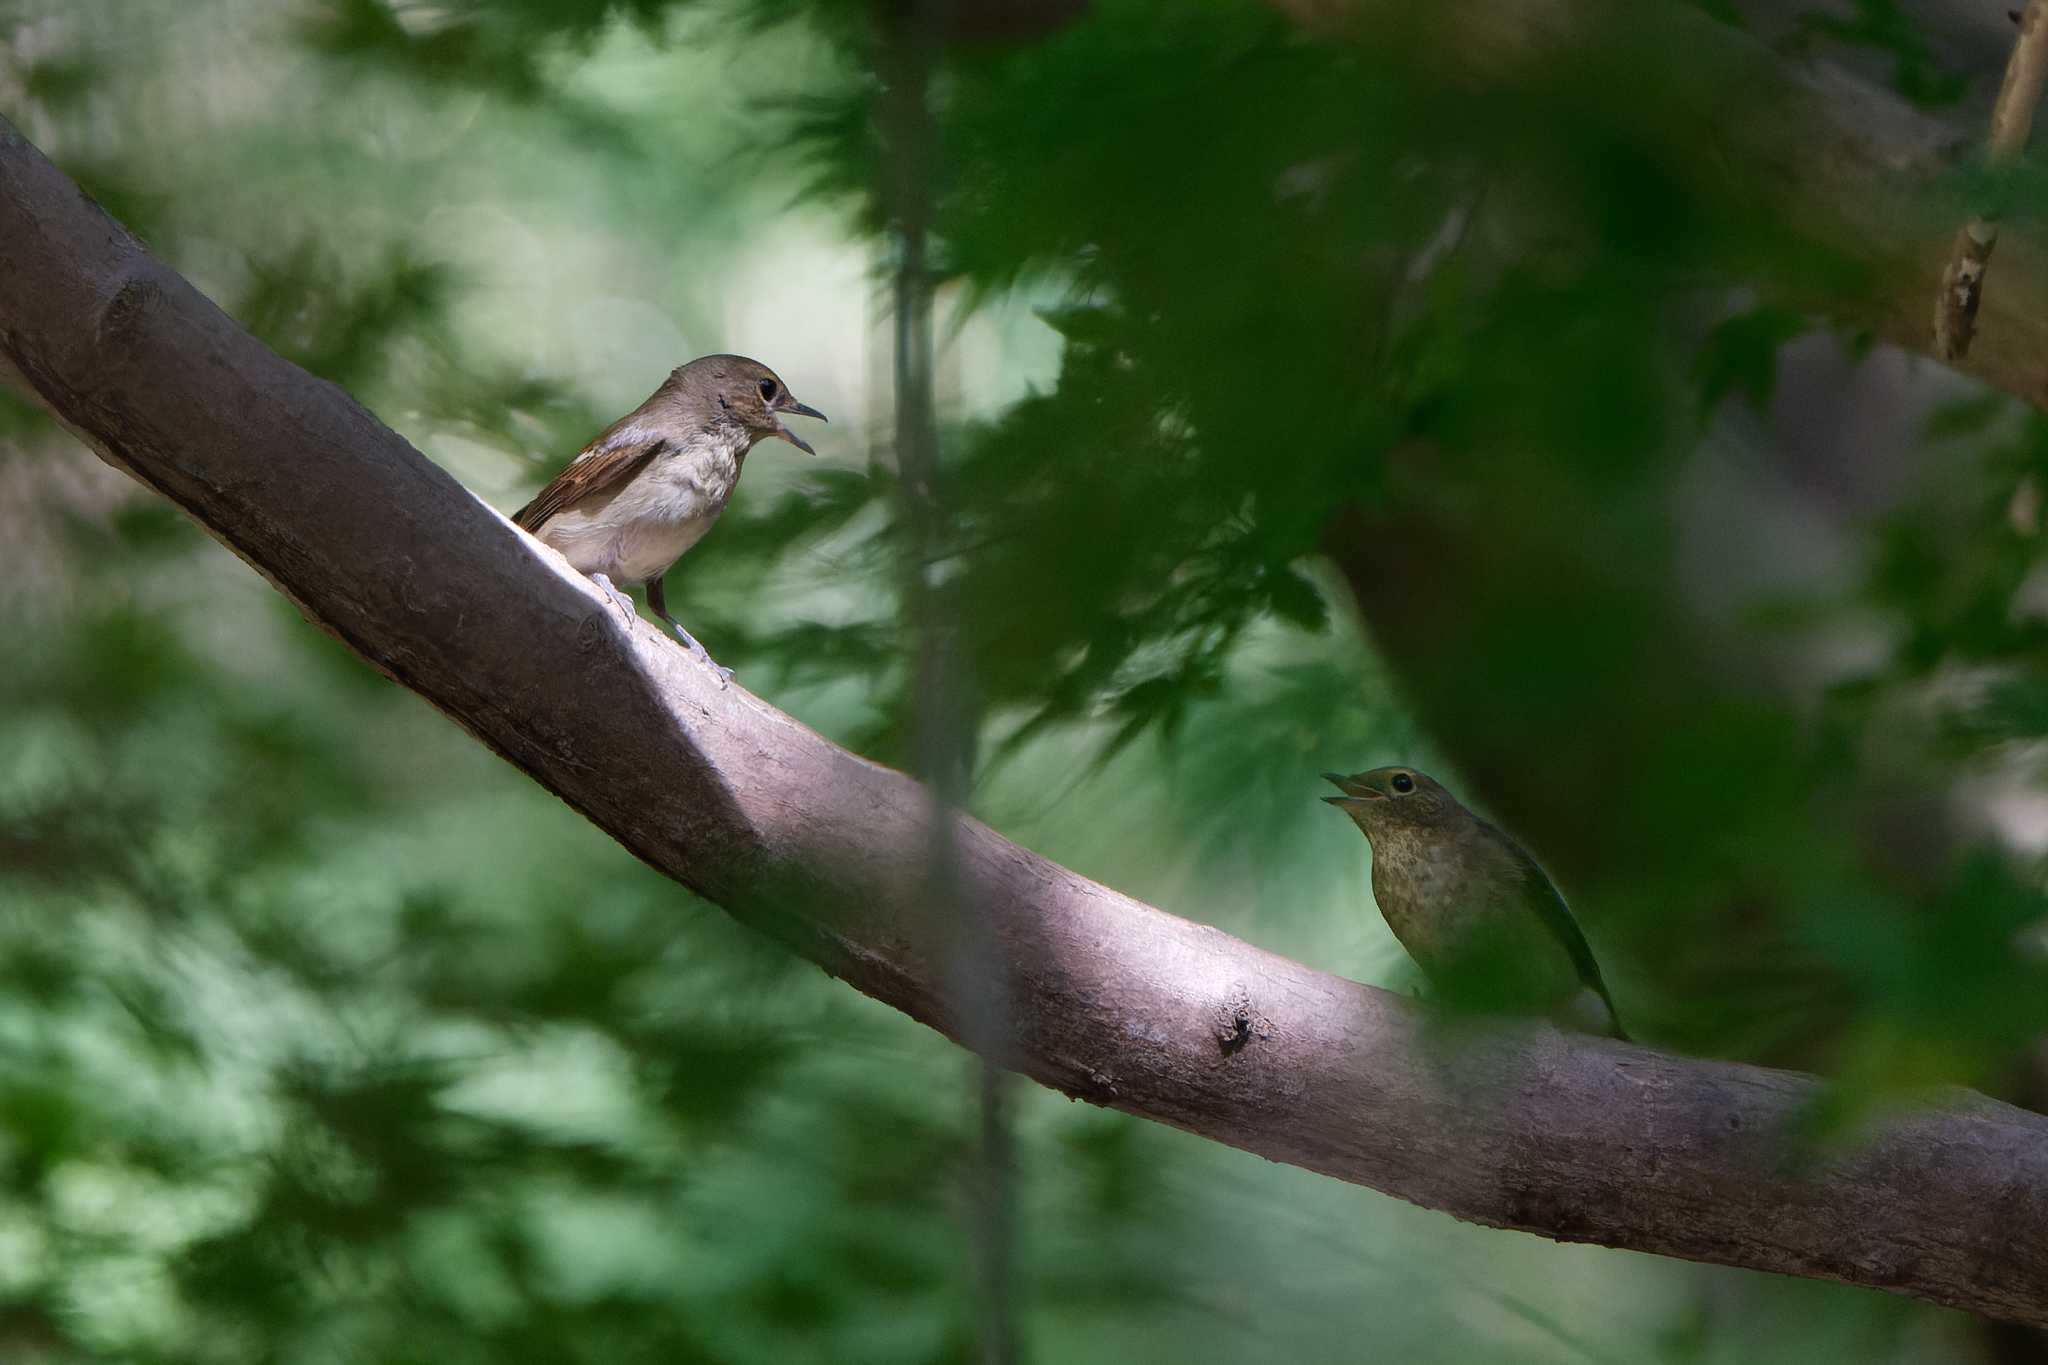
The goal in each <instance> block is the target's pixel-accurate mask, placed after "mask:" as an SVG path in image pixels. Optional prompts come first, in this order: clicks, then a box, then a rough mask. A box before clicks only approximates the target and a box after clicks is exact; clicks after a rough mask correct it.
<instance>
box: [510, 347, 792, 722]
mask: <svg viewBox="0 0 2048 1365" xmlns="http://www.w3.org/2000/svg"><path fill="white" fill-rule="evenodd" d="M785 415H788V416H794V417H815V418H817V419H818V420H819V421H821V422H822V421H824V420H825V414H824V413H822V412H819V411H818V410H817V409H816V408H813V407H810V406H808V405H806V404H803V403H799V402H797V400H796V395H795V394H793V393H791V392H790V391H789V386H788V385H787V384H784V383H783V382H782V380H781V379H780V378H779V377H777V375H776V373H775V371H773V370H771V369H769V368H768V367H767V366H766V365H763V364H762V363H761V362H760V361H758V360H749V359H747V358H746V357H745V356H738V355H707V356H700V357H699V358H697V359H696V360H693V361H691V362H690V363H689V364H687V365H683V366H681V367H679V368H677V369H676V370H674V371H673V372H671V373H670V375H669V377H668V378H667V379H666V380H664V381H663V382H662V385H661V387H660V388H658V389H656V390H655V391H654V396H653V397H651V398H649V399H648V400H647V401H646V402H644V403H642V404H641V405H640V406H639V407H637V408H635V409H633V410H632V411H631V412H629V413H627V414H626V415H625V416H624V417H621V418H620V419H619V420H618V421H616V422H614V423H612V424H611V425H610V426H608V427H606V428H605V429H604V431H603V433H602V434H600V435H599V436H598V438H597V439H596V440H594V441H592V442H591V443H590V444H589V445H588V446H585V447H584V449H583V453H582V454H580V455H578V456H577V457H576V458H575V459H574V460H571V461H570V462H569V466H568V467H567V468H566V469H564V470H563V471H562V472H561V473H559V474H557V475H556V476H555V477H554V479H553V481H551V482H550V483H549V484H548V486H547V487H545V488H543V489H541V490H540V492H539V493H538V494H536V495H535V496H534V499H533V501H532V502H529V503H528V504H526V506H524V507H522V508H520V509H519V511H518V512H517V513H515V514H514V515H513V518H512V520H513V521H515V522H516V523H518V525H519V526H520V527H521V528H523V529H524V530H527V531H530V532H532V533H533V534H534V535H535V536H537V537H539V538H540V540H541V541H542V542H543V543H544V544H547V545H550V546H553V547H554V548H555V549H557V550H559V551H561V553H562V556H563V557H564V558H565V559H567V560H568V561H569V563H570V564H571V565H572V566H574V567H575V569H576V570H577V572H579V573H583V574H588V575H589V576H590V578H591V579H592V581H594V582H595V583H596V584H597V586H598V587H600V588H602V589H604V591H605V593H606V594H607V595H608V596H610V597H611V599H612V600H613V601H614V602H616V603H617V604H619V606H620V608H621V609H622V610H624V611H625V612H626V613H627V614H628V615H629V616H630V615H632V614H633V601H632V599H631V598H629V597H627V596H626V595H625V594H624V593H623V592H622V591H620V589H622V588H627V587H632V586H634V585H636V584H640V583H645V584H646V585H647V605H648V607H649V608H651V609H652V610H653V612H654V614H655V615H656V616H658V617H660V618H661V619H662V620H663V621H664V622H666V623H667V624H668V625H669V626H671V627H672V628H673V629H674V630H675V633H676V635H677V636H678V637H680V638H681V640H682V642H683V644H684V645H685V646H687V647H688V648H689V649H690V650H691V652H693V653H694V654H696V655H697V657H698V658H700V659H702V660H703V661H704V662H705V664H707V665H708V666H709V667H711V668H713V669H716V670H717V672H718V674H719V681H720V684H721V685H723V683H724V681H725V680H726V679H728V678H730V677H732V670H731V669H729V668H720V667H719V665H718V664H716V663H714V662H713V661H712V658H711V655H710V652H709V651H707V650H706V649H705V648H704V646H703V645H702V644H700V643H698V641H697V638H696V637H695V636H693V635H691V634H690V632H689V631H687V630H685V629H683V626H682V623H681V622H679V621H677V620H676V619H675V618H674V617H673V616H670V615H669V614H668V604H667V602H665V601H664V600H663V596H662V578H663V576H664V575H666V574H667V573H668V571H669V569H670V568H671V567H672V566H673V565H674V564H675V562H676V561H677V560H678V559H681V558H682V557H683V554H684V552H685V551H687V550H688V549H689V548H690V547H691V546H693V545H695V544H696V543H697V542H698V541H699V540H701V539H703V538H704V533H705V532H706V531H709V530H710V529H711V526H712V523H713V522H715V521H717V520H718V515H719V513H721V512H723V511H724V510H725V504H726V502H727V501H728V500H729V499H730V498H731V497H732V490H733V488H734V487H735V486H736V485H737V484H738V483H739V481H740V466H741V465H742V464H744V463H745V461H746V458H747V452H748V451H750V450H752V449H753V448H754V446H755V444H756V443H758V442H760V441H764V440H766V439H768V438H769V437H771V436H772V437H775V438H778V439H780V440H784V441H787V442H789V443H790V444H791V445H793V446H795V447H796V448H797V449H798V450H801V451H803V452H804V453H805V454H806V455H815V454H817V452H816V451H814V450H812V449H811V447H810V443H809V442H807V441H805V440H804V439H803V438H802V437H801V436H798V435H797V434H796V433H795V432H793V431H791V430H790V429H789V428H788V427H786V426H784V425H782V418H783V416H785Z"/></svg>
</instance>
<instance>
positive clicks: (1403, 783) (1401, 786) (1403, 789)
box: [1389, 773, 1415, 796]
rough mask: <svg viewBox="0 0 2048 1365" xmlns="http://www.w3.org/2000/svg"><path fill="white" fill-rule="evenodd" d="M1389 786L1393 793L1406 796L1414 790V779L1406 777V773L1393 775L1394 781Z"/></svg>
mask: <svg viewBox="0 0 2048 1365" xmlns="http://www.w3.org/2000/svg"><path fill="white" fill-rule="evenodd" d="M1389 785H1391V786H1392V787H1393V789H1394V790H1395V791H1397V792H1399V793H1401V795H1403V796H1406V795H1407V794H1408V793H1409V792H1412V791H1414V790H1415V779H1414V778H1412V777H1410V776H1408V774H1406V773H1395V774H1394V780H1393V782H1392V783H1391V784H1389Z"/></svg>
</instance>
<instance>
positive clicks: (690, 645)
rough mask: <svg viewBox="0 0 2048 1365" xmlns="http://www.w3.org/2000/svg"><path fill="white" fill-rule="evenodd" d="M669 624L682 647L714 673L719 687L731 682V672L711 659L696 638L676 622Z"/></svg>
mask: <svg viewBox="0 0 2048 1365" xmlns="http://www.w3.org/2000/svg"><path fill="white" fill-rule="evenodd" d="M669 624H670V625H672V626H675V628H676V637H677V638H678V639H680V640H681V641H682V642H683V645H684V647H685V648H687V649H688V650H689V651H690V652H691V653H692V654H694V655H696V656H697V657H698V658H699V659H702V660H703V661H704V666H705V667H706V668H708V669H710V670H711V671H712V672H713V673H716V674H717V675H718V685H719V686H720V687H724V686H725V685H726V684H727V683H729V682H731V681H732V679H733V672H732V670H731V669H729V668H727V667H726V666H725V665H724V664H722V663H720V662H718V660H716V659H714V658H712V657H711V651H710V650H708V649H706V648H704V645H703V643H702V642H701V641H700V640H698V639H697V637H696V636H694V635H692V634H690V632H689V631H687V630H684V629H683V628H682V626H681V625H680V624H678V623H677V622H674V621H671V622H669Z"/></svg>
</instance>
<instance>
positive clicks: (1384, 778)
mask: <svg viewBox="0 0 2048 1365" xmlns="http://www.w3.org/2000/svg"><path fill="white" fill-rule="evenodd" d="M1323 776H1324V777H1325V778H1326V779H1328V780H1329V781H1331V782H1333V783H1335V784H1336V786H1337V788H1338V790H1339V791H1341V792H1343V793H1344V794H1343V795H1342V796H1326V797H1324V798H1323V800H1325V801H1327V802H1329V803H1330V804H1331V805H1333V806H1335V807H1337V808H1338V809H1339V810H1341V811H1343V812H1344V813H1345V814H1346V815H1348V816H1350V817H1351V819H1352V822H1353V823H1355V824H1356V825H1357V826H1358V828H1359V829H1360V830H1361V831H1362V832H1363V833H1364V835H1365V837H1366V839H1367V840H1368V841H1370V842H1371V844H1372V896H1373V899H1374V900H1375V901H1376V902H1378V903H1379V907H1380V914H1381V915H1382V916H1384V917H1385V918H1386V921H1387V927H1388V928H1390V929H1392V930H1393V931H1394V937H1395V938H1397V939H1399V940H1401V946H1402V947H1403V948H1406V949H1407V950H1408V955H1409V956H1410V957H1412V958H1414V959H1415V963H1416V965H1417V966H1419V967H1421V968H1422V970H1423V971H1424V972H1425V973H1426V974H1427V975H1428V977H1429V979H1430V984H1431V985H1432V986H1434V987H1436V988H1437V989H1438V990H1439V991H1441V992H1442V994H1443V995H1444V997H1445V998H1446V1000H1447V1001H1448V1002H1450V1003H1453V1004H1463V1005H1467V1006H1476V1007H1479V1008H1505V1009H1507V1010H1510V1011H1516V1012H1543V1011H1549V1010H1555V1009H1558V1008H1559V1007H1563V1006H1572V1005H1574V1004H1576V1003H1577V998H1578V997H1581V996H1582V995H1583V993H1584V992H1588V991H1590V992H1591V993H1592V994H1593V995H1594V996H1597V997H1598V998H1599V1004H1598V1005H1594V1006H1592V1008H1593V1009H1594V1010H1598V1011H1599V1012H1600V1013H1601V1014H1603V1015H1604V1016H1605V1017H1604V1022H1605V1023H1607V1024H1609V1025H1611V1027H1612V1031H1613V1033H1614V1036H1615V1037H1617V1038H1626V1037H1628V1035H1627V1034H1626V1033H1624V1032H1623V1031H1622V1027H1621V1018H1620V1016H1619V1015H1618V1014H1617V1013H1616V1012H1615V1009H1614V1000H1613V997H1611V996H1610V995H1608V993H1607V983H1606V982H1605V981H1603V980H1601V979H1600V968H1599V966H1598V965H1597V964H1596V963H1595V962H1594V961H1593V950H1592V949H1591V948H1589V947H1587V946H1586V936H1585V935H1584V934H1582V933H1580V932H1579V925H1578V921H1576V920H1574V919H1573V918H1572V912H1571V911H1570V910H1569V909H1568V908H1566V906H1565V903H1564V897H1563V896H1560V895H1559V894H1558V893H1557V888H1556V887H1555V886H1552V885H1551V884H1550V878H1549V877H1547V876H1545V875H1544V873H1543V869H1542V868H1540V867H1538V866H1537V865H1536V860H1535V859H1534V858H1531V857H1530V856H1529V855H1528V854H1527V853H1526V852H1524V851H1523V849H1522V846H1521V845H1520V844H1518V843H1516V842H1515V841H1514V840H1513V839H1510V838H1509V837H1508V836H1507V835H1505V834H1503V833H1501V831H1500V830H1498V829H1496V828H1495V827H1494V826H1492V825H1490V824H1488V823H1487V822H1486V821H1484V820H1482V819H1480V818H1479V817H1478V816H1476V815H1474V814H1473V813H1472V812H1471V811H1469V810H1466V809H1465V808H1464V807H1463V806H1461V805H1459V804H1458V799H1457V798H1456V797H1454V796H1452V795H1451V794H1450V793H1449V792H1447V791H1445V790H1444V788H1443V786H1442V785H1441V784H1439V783H1438V782H1437V781H1436V779H1435V778H1432V777H1430V776H1429V775H1428V774H1426V773H1420V772H1417V771H1416V770H1415V769H1413V768H1374V769H1372V770H1371V771H1370V772H1362V773H1357V774H1355V775H1353V776H1351V777H1344V776H1341V775H1339V774H1337V773H1324V774H1323ZM1587 1003H1589V1004H1590V1002H1587Z"/></svg>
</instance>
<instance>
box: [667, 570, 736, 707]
mask: <svg viewBox="0 0 2048 1365" xmlns="http://www.w3.org/2000/svg"><path fill="white" fill-rule="evenodd" d="M647 606H648V609H649V610H651V611H652V612H653V613H654V614H655V615H656V616H659V617H660V618H661V619H662V620H664V621H666V622H668V624H669V629H671V630H673V631H675V633H676V637H677V638H678V639H680V640H681V641H682V642H683V645H684V647H685V648H686V649H688V650H689V651H690V652H691V653H692V654H694V655H696V656H697V657H698V658H700V659H702V660H703V661H704V663H705V665H706V666H707V667H709V668H710V669H711V670H712V671H714V672H715V673H717V674H718V685H719V686H720V687H723V686H725V685H726V684H727V683H728V682H730V681H732V670H731V669H729V668H727V667H726V666H725V665H723V664H721V663H719V662H718V661H717V660H716V659H714V658H712V657H711V651H710V650H708V649H706V648H704V646H703V644H702V643H701V642H699V641H698V639H697V637H696V636H694V635H692V634H690V632H689V631H687V630H684V629H683V623H682V622H681V621H678V620H676V618H675V617H673V616H670V615H669V614H668V602H667V601H666V600H665V598H664V597H663V594H662V587H661V579H660V578H650V579H648V580H647Z"/></svg>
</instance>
